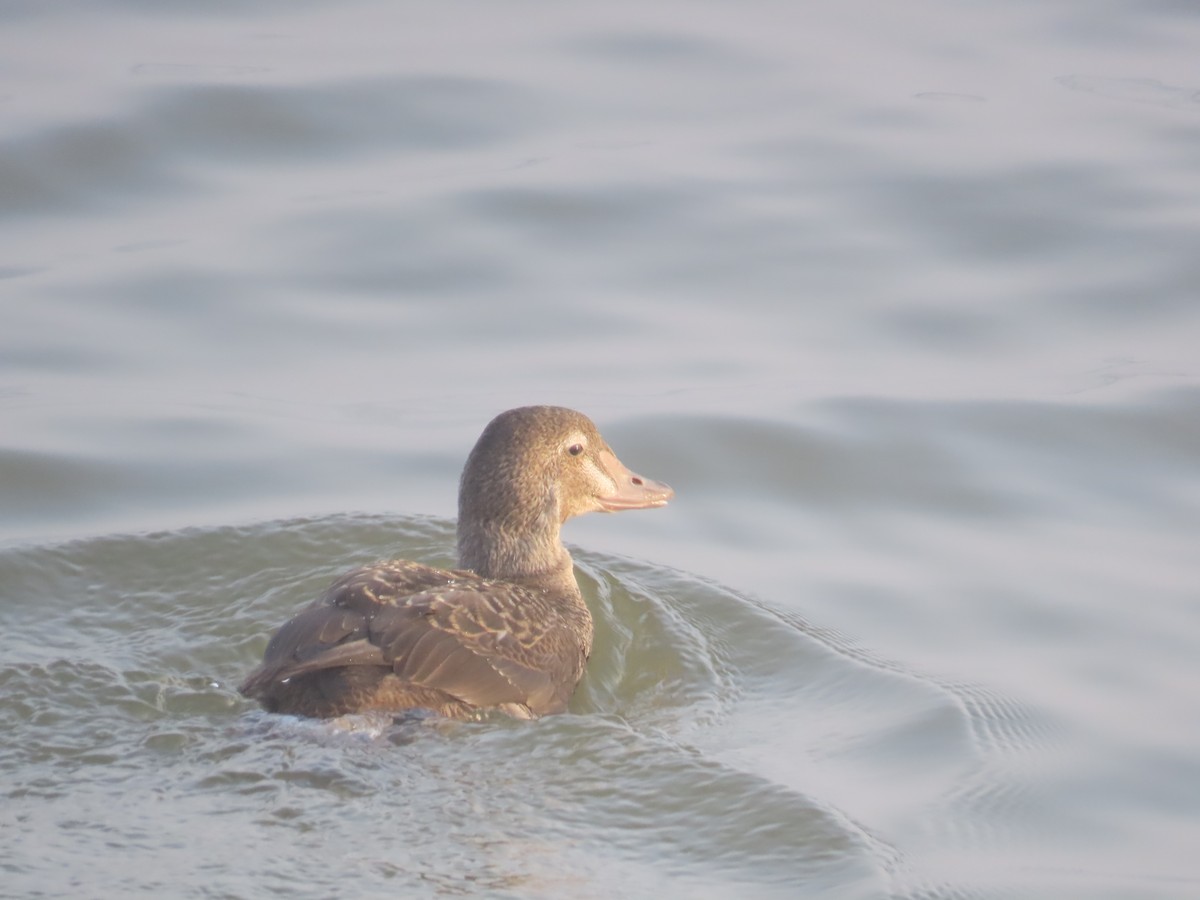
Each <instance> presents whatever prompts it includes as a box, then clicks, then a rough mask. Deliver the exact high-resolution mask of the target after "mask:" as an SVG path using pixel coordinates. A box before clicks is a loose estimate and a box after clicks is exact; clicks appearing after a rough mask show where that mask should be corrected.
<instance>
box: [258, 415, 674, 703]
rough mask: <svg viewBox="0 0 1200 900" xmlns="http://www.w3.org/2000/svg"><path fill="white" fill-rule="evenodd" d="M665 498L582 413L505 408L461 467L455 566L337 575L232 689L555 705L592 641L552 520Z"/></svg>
mask: <svg viewBox="0 0 1200 900" xmlns="http://www.w3.org/2000/svg"><path fill="white" fill-rule="evenodd" d="M672 495H673V491H672V490H671V488H669V487H668V486H667V485H665V484H661V483H659V482H655V481H651V480H649V479H646V478H642V477H641V476H639V475H635V474H634V473H633V472H630V471H629V470H628V469H627V468H625V466H624V465H623V464H622V463H621V462H620V461H619V460H618V459H617V457H616V455H615V454H614V453H613V452H612V450H611V449H610V448H609V447H608V445H607V444H606V443H605V442H604V439H603V438H602V437H601V436H600V433H599V431H598V430H597V429H596V426H595V425H594V424H593V423H592V422H591V421H590V420H589V419H588V418H587V417H586V416H584V415H582V414H581V413H577V412H575V411H573V410H569V409H564V408H562V407H553V406H533V407H522V408H520V409H514V410H509V411H508V412H505V413H501V414H500V415H499V416H497V417H496V418H495V419H493V420H492V422H491V423H490V424H489V425H488V426H487V428H486V429H484V432H483V434H482V435H481V436H480V438H479V441H478V442H477V443H476V445H475V448H474V449H473V450H472V451H471V455H470V457H469V458H468V460H467V464H466V466H465V468H464V469H463V475H462V479H461V482H460V486H459V519H458V550H459V565H460V567H461V568H459V569H437V568H434V567H432V566H426V565H422V564H421V563H417V562H409V561H407V560H393V561H387V562H380V563H376V564H373V565H369V566H365V567H363V568H360V569H356V570H354V571H352V572H349V573H347V574H346V575H344V576H342V577H341V578H339V579H338V580H337V581H335V582H334V583H333V584H332V585H331V586H330V588H329V589H328V590H327V591H326V592H325V594H324V595H323V596H322V597H321V598H320V599H318V600H317V601H316V602H315V603H314V604H313V605H312V606H309V607H308V608H307V609H305V610H303V611H302V612H300V613H299V614H298V615H297V616H295V617H294V618H292V619H291V620H290V621H288V622H287V623H286V624H285V625H284V626H283V627H282V628H280V629H279V631H278V632H276V634H275V635H274V637H272V638H271V641H270V643H269V644H268V645H267V649H266V653H265V655H264V658H263V663H262V665H261V666H259V667H258V669H256V670H255V671H254V672H253V673H251V674H250V676H249V677H248V678H247V679H246V680H245V681H244V682H243V683H242V685H241V688H240V690H241V692H242V694H244V695H245V696H247V697H251V698H254V699H257V700H258V701H259V702H261V703H262V705H263V706H264V708H266V709H267V710H269V711H271V712H280V713H290V714H293V715H301V716H313V717H320V718H328V717H333V716H341V715H345V714H347V713H356V712H366V711H370V710H383V711H395V712H399V711H403V710H408V709H428V710H432V711H434V712H436V713H439V714H441V715H444V716H449V717H454V718H464V717H469V716H473V715H476V714H477V713H479V712H481V711H484V710H492V709H495V710H499V711H501V712H504V713H507V714H509V715H511V716H515V717H517V718H536V717H538V716H543V715H548V714H551V713H557V712H562V711H563V710H565V709H566V707H567V702H568V701H569V700H570V697H571V694H572V693H573V692H574V690H575V685H576V684H577V683H578V682H579V679H580V678H581V677H582V675H583V670H584V666H585V665H586V663H587V658H588V655H589V654H590V652H591V647H592V617H591V613H590V612H589V611H588V608H587V605H586V604H585V603H584V601H583V596H582V594H581V593H580V591H579V585H578V583H577V582H576V580H575V574H574V568H573V565H572V562H571V557H570V555H569V554H568V553H567V550H566V548H565V547H563V545H562V540H561V538H560V535H559V531H560V528H561V526H562V523H563V522H565V521H566V520H567V519H568V518H570V517H571V516H574V515H580V514H582V513H585V512H589V511H593V510H602V511H610V512H613V511H618V510H623V509H641V508H647V507H654V506H662V505H664V504H665V503H666V502H667V501H668V500H669V499H670V498H671V496H672Z"/></svg>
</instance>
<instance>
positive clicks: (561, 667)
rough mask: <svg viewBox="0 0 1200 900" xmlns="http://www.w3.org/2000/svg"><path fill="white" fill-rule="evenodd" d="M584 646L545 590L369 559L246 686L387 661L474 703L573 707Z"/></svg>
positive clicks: (287, 635)
mask: <svg viewBox="0 0 1200 900" xmlns="http://www.w3.org/2000/svg"><path fill="white" fill-rule="evenodd" d="M585 656H586V649H584V647H583V646H582V645H581V643H580V640H579V637H578V634H577V633H576V632H575V631H574V630H573V629H572V628H571V627H570V625H569V623H568V622H567V620H566V619H565V617H564V616H563V615H562V613H561V611H560V610H558V609H557V607H556V605H555V604H554V603H552V602H551V601H550V600H549V599H548V598H547V597H546V596H545V595H544V594H542V593H541V592H538V591H532V590H529V589H527V588H524V587H521V586H519V585H514V584H508V583H505V582H496V581H489V580H487V579H484V578H480V577H479V576H477V575H475V574H474V573H471V572H465V571H456V570H442V569H434V568H432V567H430V566H422V565H420V564H419V563H409V562H391V563H382V564H379V565H376V566H368V567H366V568H363V569H359V570H356V571H354V572H351V573H349V574H348V575H346V576H344V577H343V578H341V579H339V580H338V581H337V582H335V583H334V584H333V585H332V586H331V587H330V589H329V590H328V591H327V592H326V593H325V595H324V596H323V597H322V598H321V599H320V600H318V601H317V603H315V604H314V605H313V606H310V607H309V608H308V609H306V610H304V611H302V612H301V613H300V614H299V615H297V616H296V617H294V618H293V619H292V620H291V621H289V622H288V623H287V624H286V625H284V626H283V627H282V628H281V629H280V630H279V631H278V632H277V633H276V635H275V636H274V637H273V638H272V639H271V642H270V644H269V645H268V646H267V651H266V654H265V655H264V660H263V664H262V666H260V667H259V669H258V670H256V671H255V672H254V673H252V674H251V675H250V676H249V677H248V678H247V679H246V681H245V682H244V683H243V684H242V686H241V691H242V693H243V694H245V695H246V696H251V697H253V696H261V695H263V694H264V693H267V692H269V691H271V690H272V688H274V687H276V686H278V685H280V684H281V683H283V682H285V681H286V680H288V679H291V678H295V677H297V676H300V675H305V674H308V673H312V672H317V671H320V670H323V669H332V668H339V667H345V666H382V667H387V668H390V669H391V670H392V672H394V673H395V675H396V677H397V678H399V679H400V680H401V681H402V682H405V683H408V684H412V685H415V686H419V687H422V688H428V689H433V690H436V691H440V692H442V693H444V694H447V695H449V696H450V697H453V698H455V699H457V700H460V701H462V702H464V703H467V704H470V705H471V706H474V707H479V708H485V707H490V706H498V705H500V704H506V703H515V704H520V705H523V706H527V707H528V708H529V709H530V710H531V711H532V712H533V713H534V714H535V715H544V714H546V713H549V712H559V711H561V710H563V709H565V707H566V703H567V699H568V696H569V693H570V689H571V688H573V687H574V684H575V681H576V680H578V677H579V675H580V674H581V673H582V670H583V665H584V662H585Z"/></svg>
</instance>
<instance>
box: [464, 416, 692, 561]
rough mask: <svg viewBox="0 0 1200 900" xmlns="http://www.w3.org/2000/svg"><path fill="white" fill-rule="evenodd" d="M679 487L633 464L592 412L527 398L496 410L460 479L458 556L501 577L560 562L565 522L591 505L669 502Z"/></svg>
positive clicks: (612, 508)
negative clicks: (529, 401) (618, 451)
mask: <svg viewBox="0 0 1200 900" xmlns="http://www.w3.org/2000/svg"><path fill="white" fill-rule="evenodd" d="M674 493H675V492H674V491H673V490H672V489H671V488H670V487H668V486H667V485H665V484H663V483H662V482H658V481H652V480H651V479H649V478H644V477H642V476H641V475H638V474H636V473H634V472H632V471H630V470H629V469H628V468H626V466H625V465H624V464H623V463H622V462H621V461H620V460H619V459H618V458H617V455H616V454H615V453H614V452H613V451H612V448H611V447H609V446H608V444H607V443H606V442H605V440H604V438H603V437H602V436H601V435H600V431H599V429H597V428H596V426H595V424H594V423H593V422H592V421H591V419H589V418H588V417H587V416H585V415H583V414H582V413H578V412H576V411H574V410H572V409H565V408H563V407H560V406H526V407H521V408H519V409H510V410H508V411H507V412H503V413H501V414H500V415H498V416H496V418H494V419H493V420H492V421H491V422H490V423H489V424H488V426H487V427H486V428H485V429H484V431H483V434H482V435H480V437H479V440H478V441H477V442H476V444H475V447H474V449H472V450H471V454H470V456H469V457H468V458H467V464H466V466H465V467H464V469H463V473H462V479H461V481H460V483H459V494H458V546H459V563H460V565H463V566H465V567H466V568H470V569H474V570H475V571H476V572H479V573H480V574H483V575H487V576H489V577H497V578H512V577H523V576H527V575H529V574H531V573H536V572H538V571H546V570H548V569H550V568H561V567H562V565H563V559H564V557H565V559H566V561H567V562H566V564H567V565H569V563H570V557H569V556H567V555H566V550H565V549H563V547H562V542H561V540H560V538H559V528H560V526H561V525H562V523H563V522H565V521H566V520H567V519H569V518H571V517H572V516H578V515H582V514H583V513H586V512H593V511H601V512H618V511H621V510H627V509H647V508H650V507H655V506H664V505H666V503H667V501H668V500H670V499H671V497H672V496H674Z"/></svg>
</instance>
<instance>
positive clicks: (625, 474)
mask: <svg viewBox="0 0 1200 900" xmlns="http://www.w3.org/2000/svg"><path fill="white" fill-rule="evenodd" d="M599 458H600V465H601V466H602V467H603V468H604V471H605V472H606V473H607V474H608V477H609V478H611V479H612V480H613V481H614V482H616V485H617V488H616V490H615V491H613V492H612V493H611V494H607V495H605V496H602V497H597V498H596V500H597V502H598V503H599V504H600V508H601V509H602V510H604V511H605V512H619V511H620V510H622V509H649V508H651V507H654V506H666V505H667V501H668V500H670V499H671V498H672V497H674V496H675V492H674V491H673V490H671V488H670V486H669V485H665V484H663V483H662V482H661V481H651V480H650V479H649V478H643V477H642V476H641V475H638V474H637V473H636V472H630V471H629V470H628V469H627V468H625V464H624V463H622V462H621V461H620V460H619V459H617V457H616V455H615V454H614V453H613V452H612V451H611V450H601V451H600V453H599Z"/></svg>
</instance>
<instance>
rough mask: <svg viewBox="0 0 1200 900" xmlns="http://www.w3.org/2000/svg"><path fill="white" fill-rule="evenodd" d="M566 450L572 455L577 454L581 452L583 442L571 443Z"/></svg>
mask: <svg viewBox="0 0 1200 900" xmlns="http://www.w3.org/2000/svg"><path fill="white" fill-rule="evenodd" d="M567 452H568V453H570V454H571V455H572V456H578V455H579V454H580V453H582V452H583V444H572V445H571V446H570V447H568V448H567Z"/></svg>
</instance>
